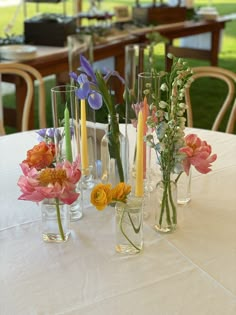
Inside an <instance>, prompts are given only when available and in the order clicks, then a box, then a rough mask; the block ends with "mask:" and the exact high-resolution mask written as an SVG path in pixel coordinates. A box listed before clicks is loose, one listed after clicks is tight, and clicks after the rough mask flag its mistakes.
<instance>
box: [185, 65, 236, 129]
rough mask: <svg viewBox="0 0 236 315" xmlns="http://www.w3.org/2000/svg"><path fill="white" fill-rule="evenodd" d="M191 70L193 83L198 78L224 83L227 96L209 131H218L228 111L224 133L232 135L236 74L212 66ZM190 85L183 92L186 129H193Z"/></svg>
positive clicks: (234, 119)
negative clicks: (185, 107)
mask: <svg viewBox="0 0 236 315" xmlns="http://www.w3.org/2000/svg"><path fill="white" fill-rule="evenodd" d="M192 70H193V82H194V81H196V80H197V79H199V78H204V77H208V78H216V79H219V80H222V81H223V82H225V83H226V85H227V89H228V90H227V95H226V97H225V99H224V102H223V104H222V106H221V108H220V110H219V112H218V113H217V115H216V117H215V120H214V123H213V125H212V128H211V129H212V130H215V131H216V130H219V127H220V125H221V123H222V121H223V119H224V117H226V114H227V113H228V111H230V114H229V118H228V122H227V126H226V129H225V132H227V133H233V132H234V126H235V123H236V95H235V83H236V73H234V72H232V71H230V70H227V69H224V68H220V67H214V66H203V67H194V68H192ZM193 82H192V83H193ZM192 83H191V84H190V86H189V87H187V88H186V90H185V101H186V104H187V106H188V109H187V126H188V127H194V123H193V112H192V103H191V96H190V90H191V86H192Z"/></svg>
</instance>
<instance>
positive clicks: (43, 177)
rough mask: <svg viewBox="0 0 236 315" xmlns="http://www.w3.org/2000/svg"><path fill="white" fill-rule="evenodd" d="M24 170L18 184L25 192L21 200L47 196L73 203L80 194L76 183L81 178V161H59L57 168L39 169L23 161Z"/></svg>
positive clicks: (38, 198) (33, 199)
mask: <svg viewBox="0 0 236 315" xmlns="http://www.w3.org/2000/svg"><path fill="white" fill-rule="evenodd" d="M20 166H21V169H22V171H23V174H24V175H22V176H20V178H19V180H18V183H17V185H18V186H19V187H20V189H21V192H22V193H23V194H22V195H21V196H20V197H19V199H20V200H30V201H35V202H39V201H42V200H43V199H45V198H48V199H50V198H58V199H59V200H61V201H62V202H64V203H66V204H69V205H70V204H72V203H73V202H74V201H75V200H76V199H77V198H78V196H79V193H76V192H75V189H76V183H77V182H78V181H79V180H80V177H81V171H80V170H79V161H78V160H76V161H75V162H73V163H70V162H68V161H65V162H63V163H58V164H57V165H56V166H55V168H49V167H47V168H45V169H43V170H40V171H38V170H37V169H36V168H34V167H32V168H30V167H29V166H28V164H26V163H24V162H23V163H21V164H20Z"/></svg>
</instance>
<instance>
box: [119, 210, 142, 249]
mask: <svg viewBox="0 0 236 315" xmlns="http://www.w3.org/2000/svg"><path fill="white" fill-rule="evenodd" d="M122 209H123V210H122V215H121V218H120V230H121V233H122V234H123V236H124V237H125V238H126V239H127V241H128V242H129V243H130V244H131V245H132V246H133V247H134V248H135V249H137V251H138V252H140V251H141V249H140V248H138V247H137V246H136V245H135V244H134V243H133V242H132V241H131V239H130V238H129V237H128V236H127V234H126V233H125V231H124V229H123V225H122V223H123V219H124V214H125V209H124V208H122ZM129 217H130V216H129ZM130 222H131V224H132V227H134V224H133V221H132V219H131V217H130ZM140 227H141V222H140V226H139V228H138V232H139V231H140ZM136 230H137V229H136V228H135V229H134V232H135V233H136V234H137V233H138V232H136Z"/></svg>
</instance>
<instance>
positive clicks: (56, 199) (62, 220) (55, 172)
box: [17, 134, 81, 242]
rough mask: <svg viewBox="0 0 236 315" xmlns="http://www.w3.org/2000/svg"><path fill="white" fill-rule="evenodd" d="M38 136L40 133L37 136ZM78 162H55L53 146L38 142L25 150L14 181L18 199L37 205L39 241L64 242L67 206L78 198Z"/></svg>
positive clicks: (79, 173) (67, 220)
mask: <svg viewBox="0 0 236 315" xmlns="http://www.w3.org/2000/svg"><path fill="white" fill-rule="evenodd" d="M41 135H42V134H41ZM79 166H80V161H79V160H78V159H77V160H76V161H75V162H69V161H68V160H64V161H63V162H56V161H55V145H54V143H51V142H50V143H46V142H45V141H41V142H40V143H38V144H37V145H35V146H34V147H33V148H32V149H30V150H28V151H27V158H26V159H25V160H24V161H22V163H21V164H20V167H21V170H22V172H23V175H21V176H20V178H19V180H18V183H17V184H18V186H19V187H20V189H21V192H22V194H21V195H20V197H19V200H28V201H34V202H36V203H39V202H41V210H42V224H43V228H42V230H43V233H42V236H43V240H44V241H48V242H63V241H66V240H68V237H69V235H70V230H69V207H68V205H71V204H73V202H75V201H76V200H77V198H78V196H79V193H77V192H76V184H77V183H78V181H79V180H80V177H81V172H80V169H79Z"/></svg>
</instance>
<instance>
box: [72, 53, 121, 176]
mask: <svg viewBox="0 0 236 315" xmlns="http://www.w3.org/2000/svg"><path fill="white" fill-rule="evenodd" d="M80 64H81V67H80V68H79V70H80V74H79V75H78V74H77V73H75V72H71V73H70V77H71V78H72V79H73V80H74V82H75V84H76V85H78V90H77V97H78V98H79V99H87V101H88V104H89V105H90V107H91V108H92V109H95V110H98V109H100V108H101V107H102V105H103V103H104V104H105V106H106V108H107V111H108V114H109V116H110V129H109V132H108V146H109V154H110V158H114V159H116V161H117V168H118V173H119V178H120V181H121V182H123V181H124V170H123V166H122V162H121V156H120V141H119V134H120V131H119V122H118V121H117V116H116V107H115V105H114V102H113V99H112V96H111V93H110V90H109V86H108V81H109V79H110V77H111V76H116V77H118V78H119V79H120V81H121V82H122V83H124V80H123V78H122V77H121V76H120V75H119V73H118V72H116V71H107V73H106V74H105V75H102V73H101V72H100V71H99V70H96V71H94V70H93V68H92V66H91V65H90V63H89V62H88V60H87V59H86V58H85V57H84V56H83V55H80Z"/></svg>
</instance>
